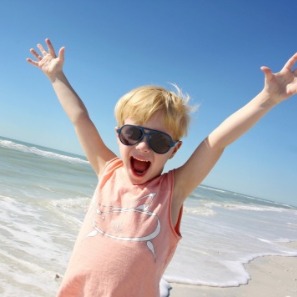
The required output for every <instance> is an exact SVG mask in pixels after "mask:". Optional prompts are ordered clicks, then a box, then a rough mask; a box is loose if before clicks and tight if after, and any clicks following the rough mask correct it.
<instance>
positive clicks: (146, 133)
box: [116, 124, 179, 155]
mask: <svg viewBox="0 0 297 297" xmlns="http://www.w3.org/2000/svg"><path fill="white" fill-rule="evenodd" d="M125 127H134V128H137V129H139V130H140V131H141V133H142V136H141V137H140V138H139V139H138V140H137V141H136V142H135V143H133V144H127V143H124V142H123V141H122V137H121V133H122V129H123V128H125ZM145 130H147V131H149V132H146V131H145ZM116 131H117V133H118V136H119V139H120V141H121V143H122V144H124V145H127V146H132V145H136V144H138V143H140V142H141V141H143V139H144V138H145V137H146V138H147V139H146V141H147V144H148V146H149V148H150V149H152V150H153V151H154V152H155V153H157V154H161V155H162V154H166V153H167V152H168V151H169V150H170V149H171V148H172V147H174V146H175V145H176V144H177V143H178V142H179V140H177V141H174V140H173V139H172V137H171V136H170V135H169V134H167V133H165V132H162V131H159V130H155V129H150V128H146V127H143V126H137V125H130V124H126V125H123V126H122V127H120V128H118V129H116ZM154 134H162V135H165V136H166V137H168V139H169V141H170V142H169V143H168V150H167V151H165V152H162V153H160V152H157V151H155V149H154V148H153V147H152V146H151V143H150V139H151V136H152V135H154Z"/></svg>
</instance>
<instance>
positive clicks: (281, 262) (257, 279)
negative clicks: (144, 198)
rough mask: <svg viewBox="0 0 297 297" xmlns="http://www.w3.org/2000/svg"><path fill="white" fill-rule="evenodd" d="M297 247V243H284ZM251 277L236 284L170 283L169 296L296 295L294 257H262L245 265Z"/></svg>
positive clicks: (270, 296)
mask: <svg viewBox="0 0 297 297" xmlns="http://www.w3.org/2000/svg"><path fill="white" fill-rule="evenodd" d="M286 245H289V246H290V247H292V248H296V250H297V242H291V243H287V244H286ZM244 266H245V269H246V270H247V272H248V274H249V275H250V280H249V281H248V283H247V284H245V285H240V286H238V287H210V286H203V285H201V286H198V285H197V286H195V285H183V284H176V283H171V286H172V290H171V294H170V297H185V296H187V297H251V296H269V297H294V296H297V256H295V257H294V256H291V257H290V256H263V257H259V258H256V259H254V260H252V261H251V262H249V263H247V264H245V265H244Z"/></svg>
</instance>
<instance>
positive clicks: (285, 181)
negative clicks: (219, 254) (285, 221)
mask: <svg viewBox="0 0 297 297" xmlns="http://www.w3.org/2000/svg"><path fill="white" fill-rule="evenodd" d="M0 5H1V9H0V33H1V34H0V36H1V39H2V40H1V47H0V51H1V72H0V80H1V83H0V88H1V92H0V103H1V105H0V106H1V107H0V136H4V137H10V138H14V139H18V140H23V141H27V142H30V143H35V144H39V145H43V146H47V147H52V148H56V149H60V150H64V151H68V152H73V153H79V154H81V153H82V151H81V149H80V147H79V144H78V141H77V140H76V136H75V134H74V132H73V129H72V126H71V125H70V123H69V121H68V119H67V118H66V116H65V115H64V114H63V112H62V109H61V107H60V106H59V104H58V103H57V100H56V98H55V95H54V92H53V91H52V89H51V86H50V84H49V82H48V81H47V79H46V78H45V77H44V76H43V74H42V73H41V72H40V71H39V70H38V69H35V68H33V67H32V66H31V65H29V64H27V63H26V61H25V59H26V57H28V56H29V48H31V47H34V46H35V45H36V44H37V43H38V42H43V41H44V39H45V38H46V37H49V38H51V40H52V42H53V44H54V45H55V47H56V48H57V49H58V48H59V47H61V46H65V47H66V62H65V67H64V70H65V73H66V74H67V76H68V78H69V80H70V81H71V83H72V85H73V86H74V88H75V89H76V91H77V92H78V93H79V95H80V96H81V97H82V98H83V100H84V102H85V104H86V106H87V108H88V109H89V112H90V115H91V117H92V119H93V121H94V122H95V124H96V126H97V127H98V129H99V130H100V132H101V134H102V137H103V138H104V140H105V142H106V143H107V144H108V145H109V146H110V147H111V148H112V149H113V150H114V151H115V152H117V147H116V141H115V135H114V127H115V121H114V117H113V107H114V105H115V103H116V101H117V100H118V98H119V97H120V96H121V95H122V94H124V93H125V92H127V91H129V90H130V89H131V88H134V87H136V86H139V85H143V84H157V85H162V86H165V87H166V86H169V84H170V83H176V84H177V85H179V86H180V87H181V88H182V90H183V91H184V92H186V93H188V94H189V95H190V96H191V98H192V104H194V105H195V104H199V105H200V107H199V110H198V111H197V112H196V113H194V114H193V115H192V122H191V129H190V131H189V135H188V136H187V137H186V138H185V139H184V144H183V147H182V149H181V150H180V151H179V153H178V154H177V155H176V156H175V158H174V159H173V160H171V161H170V162H169V164H168V167H167V169H169V168H172V167H176V166H179V165H181V164H182V163H183V162H185V160H186V159H187V158H188V157H189V156H190V154H191V153H192V151H193V150H194V148H195V147H196V146H197V145H198V144H199V143H200V141H202V140H203V138H204V137H206V136H207V135H208V134H209V133H210V132H211V131H212V130H213V129H214V128H215V127H216V126H217V125H218V124H219V123H220V122H221V121H223V120H224V119H225V118H226V117H227V116H228V115H229V114H231V113H232V112H234V111H235V110H236V109H238V108H240V107H241V106H242V105H244V104H245V103H246V102H248V101H249V100H250V99H251V98H253V97H254V96H255V95H256V94H257V93H258V92H259V91H260V90H261V88H262V87H263V74H262V72H261V71H260V67H261V66H262V65H267V66H269V67H271V68H272V70H273V71H279V70H280V68H281V67H282V65H283V64H284V62H285V61H286V60H287V59H288V58H289V57H290V56H291V55H292V54H293V53H294V52H295V51H297V42H296V40H297V34H296V9H297V2H296V1H295V0H286V1H271V0H270V1H267V0H262V1H257V0H254V1H245V0H216V1H212V0H203V1H202V0H186V1H183V0H170V1H169V0H167V1H166V0H161V1H160V0H159V1H157V0H150V1H147V0H143V1H136V0H135V1H132V0H130V1H129V0H125V1H120V0H118V1H112V0H111V1H100V0H89V1H77V0H72V1H70V0H63V1H60V0H59V1H57V0H56V1H54V0H53V1H44V2H38V1H37V2H36V1H31V0H26V1H22V0H19V1H16V0H4V1H1V4H0ZM296 114H297V98H296V96H295V97H293V98H292V99H291V100H289V101H287V102H285V103H283V104H282V105H280V106H277V107H276V108H275V109H274V110H272V111H271V112H270V113H269V114H268V115H267V116H266V117H265V118H263V119H262V120H261V121H260V122H259V123H258V125H257V126H256V127H254V128H253V129H252V130H251V131H249V132H248V133H247V134H246V135H244V136H243V137H242V138H241V139H240V140H238V141H237V142H236V143H234V144H232V145H231V146H230V147H229V148H228V149H227V150H226V152H225V154H224V155H223V157H222V158H221V160H220V161H219V163H218V164H217V166H216V167H215V169H214V170H213V171H212V172H211V174H210V175H209V176H208V177H207V179H206V180H205V181H204V183H205V184H207V185H211V186H215V187H220V188H224V189H228V190H233V191H238V192H241V193H246V194H250V195H255V196H259V197H262V198H268V199H271V200H276V201H281V202H284V203H292V204H295V205H297V137H296V128H297V116H296Z"/></svg>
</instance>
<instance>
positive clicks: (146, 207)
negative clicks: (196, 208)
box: [57, 158, 182, 297]
mask: <svg viewBox="0 0 297 297" xmlns="http://www.w3.org/2000/svg"><path fill="white" fill-rule="evenodd" d="M173 185H174V172H173V171H169V172H168V173H165V174H162V175H160V176H158V177H156V178H154V179H153V180H151V181H149V182H147V183H145V184H142V185H133V184H132V183H131V182H130V181H129V179H128V177H127V174H126V172H125V169H124V167H123V162H122V161H121V160H120V159H118V158H115V159H113V160H111V161H110V162H109V163H108V164H107V165H106V167H105V170H104V173H103V175H102V177H101V178H100V180H99V183H98V185H97V188H96V190H95V193H94V196H93V199H92V202H91V203H90V207H89V210H88V212H87V214H86V217H85V219H84V222H83V225H82V228H81V230H80V233H79V236H78V238H77V240H76V243H75V246H74V249H73V252H72V256H71V258H70V261H69V264H68V268H67V270H66V273H65V276H64V278H63V281H62V284H61V287H60V290H59V292H58V295H57V296H58V297H126V296H127V297H128V296H129V297H157V296H159V282H160V279H161V277H162V275H163V273H164V271H165V269H166V267H167V265H168V263H169V262H170V260H171V258H172V256H173V254H174V252H175V249H176V246H177V243H178V241H179V240H180V238H181V235H180V232H179V227H180V220H181V213H182V210H181V212H180V214H179V220H178V223H177V225H176V226H173V225H172V221H171V203H172V193H173Z"/></svg>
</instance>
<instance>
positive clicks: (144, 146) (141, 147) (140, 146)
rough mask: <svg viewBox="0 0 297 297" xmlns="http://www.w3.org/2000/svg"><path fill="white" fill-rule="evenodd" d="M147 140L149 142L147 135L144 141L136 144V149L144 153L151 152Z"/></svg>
mask: <svg viewBox="0 0 297 297" xmlns="http://www.w3.org/2000/svg"><path fill="white" fill-rule="evenodd" d="M147 140H148V139H147V136H146V135H145V136H144V137H143V139H142V140H141V141H140V142H139V143H137V144H136V149H138V150H141V151H144V152H148V151H150V147H149V145H148V142H147Z"/></svg>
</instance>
